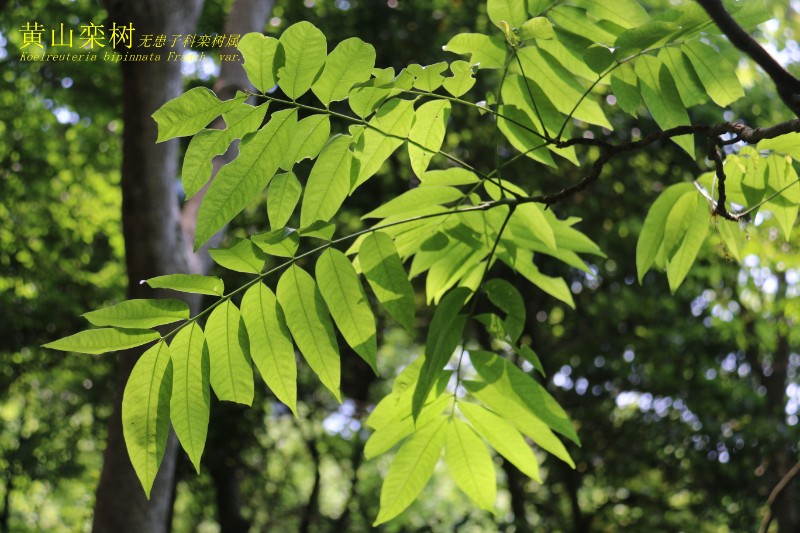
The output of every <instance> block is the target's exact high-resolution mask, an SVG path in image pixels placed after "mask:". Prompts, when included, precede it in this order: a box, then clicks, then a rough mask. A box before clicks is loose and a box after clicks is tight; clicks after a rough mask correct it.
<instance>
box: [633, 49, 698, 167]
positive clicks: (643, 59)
mask: <svg viewBox="0 0 800 533" xmlns="http://www.w3.org/2000/svg"><path fill="white" fill-rule="evenodd" d="M634 70H635V71H636V75H637V76H638V77H639V82H640V83H639V86H640V89H641V91H642V98H644V103H645V104H646V105H647V109H649V110H650V114H651V115H652V116H653V120H655V121H656V124H658V125H659V127H661V129H664V130H666V129H669V128H674V127H676V126H685V125H688V124H690V123H691V122H690V121H689V114H688V113H687V112H686V108H685V107H684V106H683V102H682V101H681V97H680V95H679V94H678V89H676V88H675V82H674V81H673V80H672V76H670V74H669V71H668V70H667V69H666V67H664V66H663V64H662V63H661V61H660V60H659V59H658V58H656V57H654V56H648V55H644V56H640V57H639V59H637V60H636V65H634ZM672 140H673V141H674V142H675V144H677V145H678V146H680V147H681V148H683V149H684V150H686V153H688V154H689V155H690V156H691V157H694V135H680V136H678V137H672Z"/></svg>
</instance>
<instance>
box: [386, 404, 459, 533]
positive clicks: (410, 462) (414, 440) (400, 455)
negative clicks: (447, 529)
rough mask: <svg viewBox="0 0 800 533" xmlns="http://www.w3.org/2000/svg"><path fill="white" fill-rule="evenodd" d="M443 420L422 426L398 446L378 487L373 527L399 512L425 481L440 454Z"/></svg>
mask: <svg viewBox="0 0 800 533" xmlns="http://www.w3.org/2000/svg"><path fill="white" fill-rule="evenodd" d="M445 421H446V418H444V417H441V418H439V419H438V420H436V421H435V422H433V423H430V424H428V425H427V426H425V427H424V428H421V429H420V430H419V431H417V432H416V433H415V434H414V435H413V436H412V437H411V438H410V439H408V441H406V442H405V443H404V444H403V446H401V447H400V450H399V451H398V452H397V455H396V456H395V457H394V461H392V464H391V466H390V467H389V472H388V473H387V474H386V480H384V482H383V487H381V503H380V511H379V512H378V517H377V518H376V519H375V523H373V524H372V525H373V526H377V525H379V524H382V523H384V522H387V521H389V520H391V519H392V518H394V517H395V516H397V515H399V514H400V513H402V512H403V511H404V510H405V509H406V508H407V507H408V506H409V505H411V502H413V501H414V500H415V499H416V497H417V495H419V493H420V492H421V491H422V489H423V488H424V487H425V485H426V484H427V483H428V480H429V479H430V478H431V475H433V469H434V467H435V466H436V463H437V462H438V461H439V456H441V454H442V447H443V446H444V440H445Z"/></svg>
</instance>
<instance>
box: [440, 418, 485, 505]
mask: <svg viewBox="0 0 800 533" xmlns="http://www.w3.org/2000/svg"><path fill="white" fill-rule="evenodd" d="M444 462H445V463H446V464H447V470H448V471H449V472H450V476H451V477H452V478H453V481H455V482H456V485H458V487H459V488H460V489H461V490H463V491H464V493H465V494H466V495H467V496H469V499H470V500H472V501H473V502H474V503H475V505H477V506H478V507H480V508H481V509H483V510H485V511H491V510H492V509H494V500H495V498H497V480H496V478H495V471H494V463H493V462H492V457H491V456H490V455H489V451H488V450H487V449H486V445H485V444H484V443H483V440H481V438H480V437H479V436H478V435H476V434H475V432H474V431H473V430H472V428H471V427H469V426H468V425H467V424H466V423H465V422H462V421H461V420H459V419H457V418H453V419H451V420H450V422H449V423H448V424H447V430H446V434H445V443H444Z"/></svg>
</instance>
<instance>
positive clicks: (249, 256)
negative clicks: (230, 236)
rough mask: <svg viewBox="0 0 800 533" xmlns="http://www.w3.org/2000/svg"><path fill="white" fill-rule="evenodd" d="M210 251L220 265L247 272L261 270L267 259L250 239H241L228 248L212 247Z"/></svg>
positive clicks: (255, 272) (252, 272)
mask: <svg viewBox="0 0 800 533" xmlns="http://www.w3.org/2000/svg"><path fill="white" fill-rule="evenodd" d="M208 253H209V254H210V255H211V259H213V260H214V262H215V263H217V264H218V265H219V266H221V267H223V268H227V269H228V270H234V271H236V272H244V273H246V274H258V273H259V272H261V269H262V268H264V261H265V260H266V256H265V255H264V252H262V251H261V250H260V249H259V248H258V247H256V246H255V245H254V244H253V243H252V242H251V241H250V240H249V239H239V240H237V241H235V242H234V243H233V244H232V245H231V246H229V247H228V248H211V249H210V250H209V251H208Z"/></svg>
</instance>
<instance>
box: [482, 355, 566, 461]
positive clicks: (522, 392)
mask: <svg viewBox="0 0 800 533" xmlns="http://www.w3.org/2000/svg"><path fill="white" fill-rule="evenodd" d="M469 357H470V360H471V361H472V365H473V366H474V367H475V370H476V371H477V372H478V374H479V375H480V376H481V377H482V378H483V379H484V380H485V381H486V382H487V383H495V384H497V385H499V386H500V387H501V388H503V389H505V390H506V391H507V392H506V393H507V394H508V395H509V397H513V398H514V399H515V400H517V401H519V402H521V404H522V405H524V406H525V407H527V408H528V409H529V410H530V411H531V413H533V414H534V415H536V417H538V418H539V419H541V420H542V421H543V422H544V423H545V424H547V425H548V426H550V427H551V428H553V429H554V430H555V431H557V432H558V433H561V434H562V435H564V436H565V437H567V438H568V439H570V440H571V441H572V442H574V443H575V444H578V445H580V440H579V439H578V434H577V433H575V428H573V427H572V423H571V422H570V421H569V418H568V417H567V413H565V412H564V410H563V409H562V408H561V406H560V405H558V402H556V400H555V399H554V398H553V397H552V396H551V395H550V393H549V392H547V391H546V390H545V388H544V387H542V386H541V385H540V384H539V383H538V382H537V381H536V380H534V379H533V378H531V377H530V376H529V375H528V374H526V373H525V372H523V371H522V370H520V369H519V368H518V367H517V366H516V365H514V364H513V363H511V361H509V360H507V359H504V358H502V357H498V356H497V355H494V354H492V353H488V352H483V351H479V350H472V351H470V353H469Z"/></svg>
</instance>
